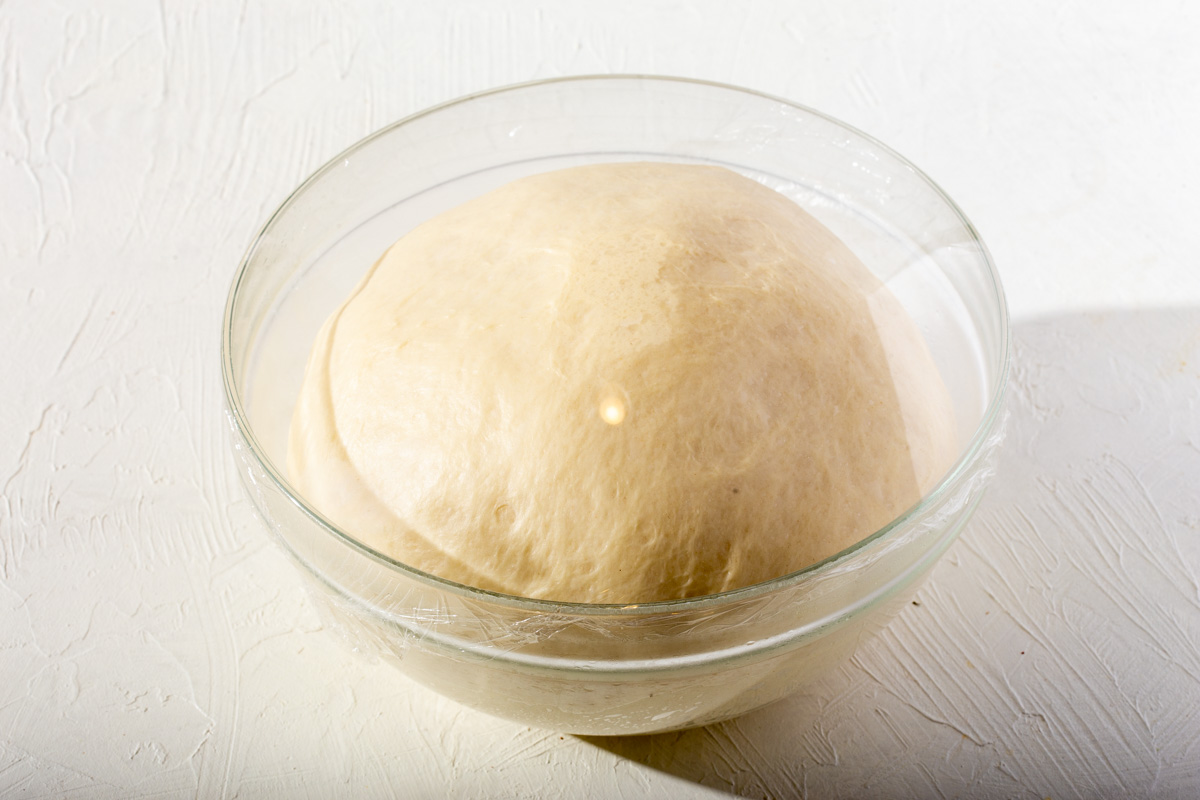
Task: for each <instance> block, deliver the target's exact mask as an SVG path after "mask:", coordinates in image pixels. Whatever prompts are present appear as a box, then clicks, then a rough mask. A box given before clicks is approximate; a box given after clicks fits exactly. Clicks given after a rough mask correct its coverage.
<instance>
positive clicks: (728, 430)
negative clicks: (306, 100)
mask: <svg viewBox="0 0 1200 800" xmlns="http://www.w3.org/2000/svg"><path fill="white" fill-rule="evenodd" d="M955 453H956V443H955V435H954V424H953V418H952V413H951V409H950V400H949V398H948V396H947V392H946V389H945V386H944V384H943V383H942V379H941V377H940V376H939V374H938V372H937V369H936V368H935V367H934V364H933V361H932V359H931V357H930V355H929V352H928V350H927V349H926V346H925V344H924V342H923V340H922V339H921V336H920V334H919V333H918V331H917V330H916V327H915V325H914V324H913V322H912V320H911V319H910V318H909V317H908V316H907V314H906V312H905V311H904V310H903V308H901V306H900V305H899V303H898V302H897V301H896V299H895V298H894V297H893V296H892V295H891V293H890V292H889V291H888V290H887V289H886V288H885V287H884V286H883V285H882V284H881V283H880V282H879V280H877V279H876V278H875V277H874V276H873V275H872V274H871V273H870V272H869V271H868V270H867V269H866V268H865V267H864V266H863V265H862V264H861V263H860V262H859V261H858V259H857V258H856V257H855V256H854V255H853V254H852V253H851V252H850V251H849V250H848V249H847V248H846V247H845V245H843V244H842V242H841V241H839V240H838V239H837V238H836V237H835V236H834V235H833V234H832V233H831V232H830V231H829V230H828V229H827V228H825V227H824V226H823V225H821V224H820V223H819V222H817V221H816V220H815V219H814V218H813V217H811V216H810V215H808V214H807V213H806V212H804V211H803V210H801V209H800V208H799V207H798V206H797V205H796V204H795V203H793V202H792V201H790V200H788V199H787V198H786V197H784V196H783V195H781V194H779V193H777V192H774V191H772V190H771V189H769V188H766V187H764V186H761V185H759V184H758V183H756V182H754V181H752V180H750V179H748V178H745V177H742V176H740V175H738V174H736V173H734V172H731V171H729V170H725V169H722V168H718V167H701V166H685V165H672V164H658V163H636V164H608V165H594V166H586V167H578V168H573V169H567V170H562V171H557V172H550V173H546V174H542V175H536V176H533V177H528V178H523V179H521V180H518V181H515V182H513V183H510V184H508V185H506V186H503V187H501V188H500V189H497V190H495V191H493V192H491V193H489V194H486V195H484V196H482V197H479V198H477V199H475V200H472V201H470V202H468V203H466V204H464V205H462V206H460V207H458V208H455V209H454V210H452V211H449V212H446V213H444V214H442V215H441V216H438V217H437V218H435V219H433V220H431V221H429V222H427V223H425V224H423V225H421V226H420V227H418V228H416V229H415V230H413V231H412V232H411V233H409V234H407V235H406V236H404V237H403V238H402V239H400V241H398V242H396V244H395V245H393V246H392V247H391V248H390V249H389V250H388V251H387V252H386V253H385V254H384V255H383V257H382V258H381V259H380V260H379V262H378V263H376V264H375V266H374V268H373V269H372V270H371V271H370V272H369V273H368V275H367V276H366V277H365V278H364V279H363V281H362V282H361V283H360V285H359V286H358V288H357V289H356V290H355V291H354V293H353V295H352V296H351V297H350V299H349V300H348V301H347V302H346V303H345V305H343V306H342V307H341V308H340V309H339V310H338V311H336V312H335V313H334V314H333V315H332V316H331V317H330V318H329V320H328V321H327V322H326V323H325V325H324V327H323V328H322V329H321V331H320V333H319V334H318V336H317V339H316V343H315V345H314V347H313V351H312V355H311V357H310V360H309V363H308V367H307V372H306V375H305V379H304V385H303V388H302V390H301V393H300V397H299V400H298V404H297V407H296V411H295V415H294V417H293V420H292V428H291V434H290V441H289V453H288V472H289V475H290V478H291V480H292V482H293V483H294V484H295V486H296V488H297V489H298V490H299V491H300V492H301V493H302V494H303V495H304V496H305V497H306V498H308V499H309V501H311V502H312V503H313V504H314V505H315V506H316V508H318V509H319V510H320V511H321V512H322V513H324V514H325V515H326V516H328V517H329V518H330V519H331V520H332V521H333V522H335V523H336V524H337V525H338V526H340V527H341V528H342V529H344V530H345V531H347V532H349V533H350V534H351V535H353V536H355V537H357V538H359V539H361V540H362V541H363V542H364V543H366V544H367V545H369V546H371V547H373V548H375V549H377V550H379V551H381V552H383V553H386V554H388V555H390V556H392V557H393V558H395V559H397V560H399V561H402V562H404V563H406V564H409V565H411V566H415V567H417V568H419V569H422V570H425V571H427V572H430V573H432V574H435V575H438V576H441V577H444V578H448V579H451V580H454V581H458V582H460V583H464V584H469V585H473V586H477V587H481V588H484V589H490V590H494V591H500V592H505V593H509V594H515V595H522V596H526V597H536V598H543V599H550V600H561V601H575V602H593V603H643V602H650V601H655V600H666V599H672V598H682V597H690V596H696V595H704V594H710V593H714V592H721V591H725V590H728V589H734V588H737V587H741V586H747V585H750V584H754V583H758V582H760V581H764V580H767V579H770V578H773V577H777V576H779V575H783V574H786V573H789V572H792V571H794V570H797V569H800V568H802V567H805V566H807V565H809V564H812V563H813V562H815V561H818V560H821V559H823V558H826V557H828V556H830V555H833V554H835V553H837V552H839V551H841V550H843V549H845V548H846V547H848V546H850V545H851V544H853V543H855V542H856V541H858V540H860V539H862V538H863V537H865V536H867V535H869V534H870V533H872V532H874V531H875V530H876V529H878V528H880V527H882V526H883V525H885V524H886V523H887V522H889V521H890V520H891V519H893V518H894V517H895V516H897V515H898V514H899V513H900V512H902V511H904V510H905V509H906V508H907V507H909V506H910V505H912V504H913V503H914V502H916V501H917V500H918V499H919V497H920V495H921V493H922V490H924V489H928V488H929V487H931V486H932V485H933V484H934V483H936V481H937V480H938V479H939V478H940V477H941V475H942V474H943V473H944V472H945V470H946V469H947V468H948V467H949V465H950V464H951V463H952V461H953V459H954V456H955Z"/></svg>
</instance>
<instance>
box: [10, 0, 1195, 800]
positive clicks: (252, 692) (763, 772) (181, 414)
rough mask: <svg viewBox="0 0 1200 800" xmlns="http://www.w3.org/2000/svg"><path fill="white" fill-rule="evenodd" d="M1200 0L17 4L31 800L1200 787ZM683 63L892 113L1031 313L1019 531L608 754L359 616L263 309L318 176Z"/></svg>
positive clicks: (16, 472) (19, 459)
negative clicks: (252, 481)
mask: <svg viewBox="0 0 1200 800" xmlns="http://www.w3.org/2000/svg"><path fill="white" fill-rule="evenodd" d="M1196 8H1197V6H1196V5H1194V4H1188V3H1184V2H1176V3H1170V2H1157V1H1153V2H1130V3H1119V2H1103V3H1098V2H1071V3H1045V2H1031V1H1030V0H1014V1H1013V2H1003V3H1000V2H996V3H960V2H952V1H951V0H944V1H943V2H939V1H937V0H921V2H907V3H899V2H870V1H868V0H857V1H856V2H832V0H831V1H829V2H795V1H792V2H783V1H782V0H780V1H777V2H747V3H724V2H720V3H719V2H676V3H666V2H626V1H624V0H621V1H617V2H608V3H598V2H592V3H586V4H584V3H579V4H574V3H544V4H537V3H532V2H508V3H499V2H442V3H436V4H435V3H421V4H418V3H416V2H404V3H383V2H380V3H374V4H371V3H357V2H344V3H332V2H315V0H306V1H305V2H291V3H286V4H285V3H282V2H281V3H277V4H274V5H271V6H268V5H266V4H263V3H256V2H253V0H248V2H244V3H232V2H204V3H200V2H192V3H188V2H163V3H154V2H149V1H146V2H139V1H136V0H129V1H128V2H108V3H103V4H91V3H66V4H54V3H41V2H37V3H35V2H22V1H21V0H9V1H8V2H0V347H2V348H3V354H4V355H3V359H4V360H3V362H2V363H3V365H4V369H3V371H2V374H3V377H2V378H0V489H2V493H3V498H2V500H0V798H8V797H41V796H56V797H59V796H67V797H133V796H138V797H157V796H171V797H176V796H198V797H220V796H230V797H232V796H239V797H289V798H291V797H299V796H321V797H325V796H332V795H342V796H355V797H373V796H401V797H443V796H449V797H463V798H467V797H488V796H507V797H594V798H617V797H625V798H639V797H663V796H671V797H692V796H697V797H722V796H726V795H744V796H747V797H800V796H809V797H817V798H819V797H854V798H873V797H880V798H885V797H896V798H904V797H914V798H923V797H952V796H970V797H1030V798H1041V797H1053V798H1055V799H1056V800H1061V799H1062V798H1072V797H1079V798H1096V797H1113V798H1116V797H1122V798H1124V797H1152V796H1153V797H1172V798H1174V797H1177V798H1185V797H1196V796H1200V500H1198V499H1197V492H1198V491H1200V262H1198V260H1197V252H1198V251H1200V194H1198V193H1200V156H1198V155H1197V153H1200V148H1198V144H1197V143H1198V142H1200V88H1198V83H1200V80H1198V79H1200V46H1198V44H1197V43H1198V42H1200V13H1198V12H1197V10H1196ZM598 72H649V73H659V74H671V75H681V76H689V77H697V78H707V79H712V80H717V81H723V82H730V83H734V84H739V85H743V86H747V87H750V88H754V89H758V90H761V91H765V92H769V93H774V94H778V95H782V96H784V97H787V98H790V99H793V100H796V101H799V102H801V103H805V104H807V105H810V106H813V107H815V108H818V109H820V110H822V111H825V112H827V113H829V114H831V115H833V116H835V117H838V118H840V119H842V120H844V121H846V122H848V123H850V124H852V125H855V126H857V127H859V128H861V129H863V130H865V131H867V132H868V133H871V134H873V135H875V136H876V137H878V138H880V139H882V140H883V141H884V142H886V143H888V144H890V145H891V146H893V147H894V148H896V149H897V150H899V151H900V152H901V153H903V154H905V155H906V156H908V157H909V158H910V159H912V160H913V161H914V162H915V163H916V164H918V165H919V166H921V167H922V168H923V169H924V170H925V171H926V172H928V173H929V174H930V175H931V176H932V177H933V178H934V179H935V180H937V181H938V182H939V183H940V184H941V185H942V186H943V187H944V188H945V189H946V190H947V191H948V192H949V194H950V195H951V196H952V197H954V198H955V199H956V200H957V201H958V202H959V203H960V205H961V206H962V207H963V208H964V209H965V210H966V212H967V214H968V215H969V216H970V217H971V218H972V220H973V221H974V222H975V223H976V225H977V226H978V228H979V229H980V231H981V232H982V234H983V236H984V238H985V239H986V240H987V241H988V243H989V245H990V247H991V249H992V252H993V254H994V256H995V259H996V262H997V263H998V265H999V267H1000V270H1001V272H1002V275H1003V278H1004V281H1005V284H1006V288H1007V291H1008V296H1009V300H1010V303H1011V310H1012V315H1013V340H1014V344H1015V352H1014V367H1015V369H1014V375H1013V384H1012V392H1011V395H1010V400H1011V402H1010V408H1011V411H1012V420H1011V428H1010V436H1009V439H1008V442H1007V444H1006V448H1005V451H1004V455H1003V457H1002V459H1001V462H1000V470H999V474H998V476H997V480H996V483H995V485H994V487H993V490H992V491H991V493H990V495H989V496H988V498H987V499H986V500H985V502H984V505H983V506H982V508H981V510H980V512H979V514H978V516H977V517H976V518H975V520H974V521H973V522H972V523H971V524H970V525H969V526H968V528H967V530H966V531H965V533H964V534H963V536H962V538H961V540H960V541H959V542H958V543H957V544H956V545H955V546H954V548H952V550H951V551H950V553H949V554H948V555H947V557H946V558H945V559H944V560H943V561H942V562H941V563H940V564H939V565H938V567H937V568H936V570H935V571H934V573H933V575H932V578H931V580H930V582H929V583H928V584H926V586H925V587H924V588H923V589H922V590H921V593H920V594H919V595H918V601H919V603H920V604H919V605H914V606H911V607H908V608H907V609H906V610H905V612H904V613H903V614H902V615H901V616H900V618H899V619H897V620H896V622H895V624H894V625H893V626H892V627H890V628H889V629H888V630H887V631H886V632H885V633H884V634H883V635H882V636H881V637H879V638H878V639H876V640H874V641H872V642H870V643H869V644H867V645H866V646H864V647H863V648H862V650H861V651H860V652H859V654H858V655H857V656H856V657H855V658H854V660H853V661H852V662H850V663H848V664H846V665H845V666H844V667H843V668H841V669H840V670H838V671H837V672H836V673H834V674H833V675H831V676H830V677H829V678H828V679H826V680H824V681H823V682H821V683H820V684H818V685H815V686H813V687H811V688H810V689H808V690H806V691H805V692H804V693H802V694H799V695H797V696H795V697H793V698H791V699H788V700H786V701H783V702H781V703H779V704H776V705H774V706H772V707H770V708H768V709H765V710H762V711H760V712H756V713H754V714H751V715H748V716H746V717H744V718H741V719H738V720H735V721H732V722H729V723H725V724H722V725H717V726H714V727H711V728H707V729H700V730H694V731H689V732H686V733H681V734H672V735H665V736H660V737H650V738H646V739H626V740H608V741H605V740H585V739H579V738H575V737H571V736H560V735H559V734H556V733H547V732H544V731H539V730H531V729H528V728H525V727H522V726H519V725H515V724H511V723H508V722H505V721H502V720H498V719H493V718H489V717H485V716H483V715H481V714H479V713H476V712H474V711H471V710H468V709H464V708H461V707H459V706H457V705H455V704H453V703H451V702H449V701H446V700H443V699H441V698H439V697H438V696H436V695H434V694H432V693H430V692H428V691H427V690H425V689H422V688H420V687H418V686H415V685H414V684H412V683H410V682H409V681H408V680H407V679H406V678H404V677H403V676H401V675H399V674H397V673H396V672H394V671H392V670H391V669H390V668H387V667H384V666H382V665H378V664H371V663H367V662H366V661H364V660H362V659H360V658H359V657H358V656H356V655H354V654H353V653H352V652H350V651H349V650H348V649H347V647H345V646H344V645H343V643H342V642H341V641H339V640H338V639H337V638H336V637H335V636H333V635H331V634H330V632H328V631H323V630H321V627H320V624H319V622H318V620H317V618H316V616H315V614H314V612H313V610H312V608H311V607H310V605H309V603H308V601H307V599H306V596H305V594H304V591H303V589H302V587H301V584H300V579H299V576H298V575H297V574H296V573H295V572H294V571H293V570H292V568H291V566H290V565H289V564H288V562H287V561H285V558H284V556H283V555H282V554H281V553H280V552H278V551H277V550H276V549H275V548H274V546H272V545H271V544H270V543H269V539H268V537H267V535H266V533H265V532H264V531H263V530H262V529H261V528H260V527H259V525H258V523H257V522H256V521H255V520H254V518H253V517H252V515H251V513H250V511H249V506H248V501H247V500H246V499H245V498H244V497H243V495H242V492H241V489H240V487H239V485H238V484H237V482H236V477H235V475H234V471H233V469H232V460H231V457H230V456H229V455H228V454H227V449H226V441H225V431H224V430H223V425H224V422H223V419H222V414H221V389H220V378H219V370H218V359H217V353H218V335H219V326H220V315H221V310H222V306H223V302H224V298H225V294H226V291H227V289H228V283H229V280H230V278H231V276H232V274H233V271H234V269H235V267H236V265H237V262H238V260H239V257H240V256H241V254H242V252H243V250H244V248H245V247H246V245H247V244H248V242H249V240H250V238H251V236H252V234H253V233H254V231H255V230H256V229H257V227H258V226H259V225H261V223H262V222H263V221H264V220H265V219H266V217H267V215H268V214H269V212H270V211H271V210H272V209H273V208H274V207H275V206H276V205H277V204H278V203H279V202H280V201H282V200H283V198H284V197H285V196H286V194H287V193H288V192H289V191H290V190H291V189H292V188H293V187H294V186H296V185H297V184H298V183H299V182H300V181H301V180H302V179H303V178H304V177H305V176H307V175H308V174H309V173H310V172H311V171H313V170H314V169H315V168H317V167H318V166H320V165H321V164H322V163H323V162H324V161H325V160H327V159H329V158H331V157H332V156H333V155H335V154H336V153H337V152H338V151H339V150H341V149H342V148H343V147H345V146H347V145H349V144H351V143H352V142H354V141H355V140H357V139H359V138H361V137H362V136H364V135H365V134H367V133H369V132H371V131H372V130H374V129H376V128H378V127H381V126H383V125H384V124H386V123H389V122H391V121H393V120H395V119H398V118H400V117H402V116H404V115H406V114H409V113H412V112H414V111H417V110H419V109H422V108H424V107H426V106H429V105H431V104H433V103H437V102H441V101H444V100H448V99H451V98H453V97H456V96H459V95H462V94H465V93H468V92H471V91H475V90H480V89H485V88H489V87H494V86H499V85H503V84H507V83H513V82H518V81H525V80H530V79H534V78H543V77H552V76H559V75H567V74H581V73H598Z"/></svg>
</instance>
